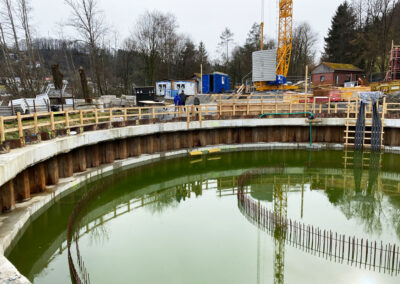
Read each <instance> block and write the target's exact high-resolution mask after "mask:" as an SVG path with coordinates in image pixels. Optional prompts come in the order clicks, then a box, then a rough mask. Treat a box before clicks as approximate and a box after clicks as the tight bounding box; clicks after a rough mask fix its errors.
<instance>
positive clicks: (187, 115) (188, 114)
mask: <svg viewBox="0 0 400 284" xmlns="http://www.w3.org/2000/svg"><path fill="white" fill-rule="evenodd" d="M186 122H187V128H188V129H189V126H190V113H189V108H188V107H187V108H186Z"/></svg>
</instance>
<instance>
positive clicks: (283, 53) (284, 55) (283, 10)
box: [254, 0, 296, 91]
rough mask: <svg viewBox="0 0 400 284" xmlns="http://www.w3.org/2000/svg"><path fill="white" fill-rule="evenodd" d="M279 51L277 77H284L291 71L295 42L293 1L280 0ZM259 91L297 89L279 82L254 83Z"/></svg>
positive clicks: (262, 31) (262, 26)
mask: <svg viewBox="0 0 400 284" xmlns="http://www.w3.org/2000/svg"><path fill="white" fill-rule="evenodd" d="M264 1H265V0H262V9H261V12H262V14H261V18H262V20H261V21H262V22H261V50H263V46H264ZM278 29H279V30H278V49H277V56H276V75H277V76H280V77H282V76H283V77H284V78H285V81H284V82H286V76H287V74H288V71H289V65H290V57H291V55H292V42H293V0H279V28H278ZM254 86H255V87H256V89H257V91H267V90H275V89H282V90H285V89H286V90H294V89H296V87H293V86H286V85H282V83H278V81H277V82H275V83H274V82H254Z"/></svg>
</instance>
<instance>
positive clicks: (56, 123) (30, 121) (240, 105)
mask: <svg viewBox="0 0 400 284" xmlns="http://www.w3.org/2000/svg"><path fill="white" fill-rule="evenodd" d="M227 97H228V98H223V97H222V96H220V98H221V99H218V100H217V103H212V104H204V105H200V106H193V105H189V106H186V107H185V106H180V107H175V106H174V105H168V106H152V107H129V108H110V109H90V110H67V111H59V112H45V113H34V114H27V115H22V114H20V113H18V114H17V115H15V116H3V117H1V116H0V144H1V143H3V142H5V141H6V140H13V139H21V141H23V143H25V140H26V138H28V140H29V139H33V140H35V136H39V134H41V133H49V135H50V138H51V137H52V136H54V133H55V132H56V131H58V130H64V131H67V132H68V131H69V130H71V129H76V130H79V132H82V131H84V128H87V127H90V126H98V125H101V124H108V125H111V124H116V125H118V123H120V124H121V125H119V126H117V127H121V126H124V125H122V124H124V123H125V124H126V122H128V123H129V124H130V125H133V124H135V123H137V124H138V123H139V122H140V121H142V120H146V119H153V120H156V119H158V120H161V121H172V120H176V119H181V120H182V121H185V120H186V122H187V123H188V126H189V123H190V122H191V121H199V122H200V125H201V124H202V121H203V120H206V119H215V118H224V119H230V118H238V117H257V116H260V115H261V114H265V113H267V114H270V115H268V116H266V118H270V117H273V114H278V113H279V114H286V115H288V114H289V113H300V112H312V113H313V114H314V115H316V116H322V117H335V116H336V117H343V118H348V117H350V118H351V117H355V113H356V111H357V109H358V105H359V102H358V100H351V99H348V101H347V102H331V101H330V99H329V98H327V97H326V98H324V99H320V100H318V99H314V100H313V102H309V99H310V98H309V97H310V96H308V97H307V98H306V97H305V96H303V100H301V95H297V97H296V95H293V96H289V99H287V98H286V97H284V96H282V95H276V96H275V95H273V96H271V95H259V96H256V95H255V96H247V97H245V98H244V99H240V98H239V97H242V96H230V97H229V96H227ZM272 97H273V98H274V100H272V99H271V98H272ZM280 98H281V100H280ZM382 109H384V111H385V114H387V115H390V114H395V115H399V117H396V118H400V103H385V105H384V106H383V107H382ZM300 117H305V116H304V115H303V116H300ZM24 138H25V139H24ZM39 140H40V138H39ZM27 142H29V141H27Z"/></svg>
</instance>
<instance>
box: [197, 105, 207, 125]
mask: <svg viewBox="0 0 400 284" xmlns="http://www.w3.org/2000/svg"><path fill="white" fill-rule="evenodd" d="M206 111H207V106H206ZM197 113H198V115H199V121H200V127H202V126H203V119H202V117H201V116H202V115H201V114H202V107H201V106H199V108H198V110H197Z"/></svg>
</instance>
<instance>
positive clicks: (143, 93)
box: [133, 87, 156, 106]
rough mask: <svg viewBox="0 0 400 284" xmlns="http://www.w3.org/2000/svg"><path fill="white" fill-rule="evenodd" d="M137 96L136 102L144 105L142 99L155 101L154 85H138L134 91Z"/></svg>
mask: <svg viewBox="0 0 400 284" xmlns="http://www.w3.org/2000/svg"><path fill="white" fill-rule="evenodd" d="M133 93H134V95H135V96H136V104H137V105H138V106H143V103H141V102H142V101H155V100H156V97H155V90H154V87H136V88H135V89H134V91H133Z"/></svg>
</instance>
